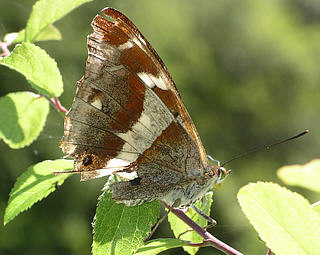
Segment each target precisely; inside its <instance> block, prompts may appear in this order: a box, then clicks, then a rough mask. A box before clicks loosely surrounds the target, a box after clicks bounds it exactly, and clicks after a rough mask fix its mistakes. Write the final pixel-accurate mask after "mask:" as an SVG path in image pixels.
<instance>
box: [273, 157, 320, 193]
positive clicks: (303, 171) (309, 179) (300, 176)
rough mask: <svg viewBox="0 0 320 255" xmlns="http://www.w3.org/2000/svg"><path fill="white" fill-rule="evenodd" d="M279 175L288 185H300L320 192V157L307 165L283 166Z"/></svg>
mask: <svg viewBox="0 0 320 255" xmlns="http://www.w3.org/2000/svg"><path fill="white" fill-rule="evenodd" d="M277 174H278V177H279V178H280V179H281V181H283V182H284V183H285V184H287V185H295V186H300V187H303V188H306V189H310V190H313V191H315V192H320V185H319V183H320V159H314V160H312V161H310V162H309V163H307V164H305V165H291V166H284V167H281V168H280V169H279V170H278V172H277Z"/></svg>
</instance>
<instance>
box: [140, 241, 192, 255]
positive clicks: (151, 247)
mask: <svg viewBox="0 0 320 255" xmlns="http://www.w3.org/2000/svg"><path fill="white" fill-rule="evenodd" d="M188 243H189V242H187V241H183V240H180V239H174V238H162V239H154V240H151V241H148V242H146V243H145V245H144V246H142V247H140V248H139V250H138V251H137V252H136V253H135V254H137V255H156V254H159V253H160V252H162V251H165V250H168V249H172V248H177V247H183V246H188Z"/></svg>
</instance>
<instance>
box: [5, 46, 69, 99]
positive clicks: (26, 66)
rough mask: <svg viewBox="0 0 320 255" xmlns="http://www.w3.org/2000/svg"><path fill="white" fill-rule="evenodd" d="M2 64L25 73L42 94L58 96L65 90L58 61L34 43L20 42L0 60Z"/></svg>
mask: <svg viewBox="0 0 320 255" xmlns="http://www.w3.org/2000/svg"><path fill="white" fill-rule="evenodd" d="M0 64H2V65H5V66H8V67H9V68H11V69H14V70H16V71H17V72H19V73H21V74H22V75H24V76H25V78H26V79H27V80H28V82H29V83H30V84H31V86H32V87H34V88H35V89H36V90H38V91H39V92H40V94H42V95H46V96H48V97H56V96H59V95H60V94H61V93H62V92H63V83H62V78H61V75H60V72H59V69H58V67H57V63H56V62H55V61H54V59H52V58H51V57H50V56H49V55H48V54H47V53H46V52H45V51H44V50H43V49H41V48H40V47H38V46H36V45H34V44H31V43H22V44H18V45H17V46H16V47H15V48H14V50H13V52H12V53H11V54H10V55H9V56H7V57H5V58H3V59H1V60H0Z"/></svg>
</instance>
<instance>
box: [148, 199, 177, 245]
mask: <svg viewBox="0 0 320 255" xmlns="http://www.w3.org/2000/svg"><path fill="white" fill-rule="evenodd" d="M179 204H180V199H177V200H176V201H175V202H174V203H173V205H172V208H174V207H176V206H177V205H179ZM170 211H171V210H166V211H165V214H164V215H163V216H162V217H161V218H160V219H159V220H158V222H157V223H156V225H154V227H153V228H152V230H151V232H150V234H149V235H148V236H147V237H146V238H145V239H144V240H143V241H144V242H146V241H148V240H149V239H150V238H151V236H152V235H153V234H154V232H156V230H157V228H158V227H159V225H160V224H161V223H162V222H163V221H164V220H165V218H167V216H168V215H169V213H170Z"/></svg>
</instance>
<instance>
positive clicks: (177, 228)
mask: <svg viewBox="0 0 320 255" xmlns="http://www.w3.org/2000/svg"><path fill="white" fill-rule="evenodd" d="M211 204H212V192H208V193H207V194H205V195H204V196H203V197H202V198H201V199H200V200H199V201H197V202H196V203H195V205H196V206H197V207H198V208H199V209H200V210H201V211H202V212H204V213H205V214H206V215H210V208H211ZM186 214H187V215H188V216H189V217H190V218H191V219H192V220H193V221H195V222H196V223H197V224H198V225H200V226H201V227H205V226H206V225H208V222H207V221H206V220H205V219H204V218H203V217H201V216H200V215H199V214H198V213H197V212H196V211H194V210H193V209H192V208H189V210H188V212H187V213H186ZM168 221H169V223H170V226H171V229H172V231H173V234H174V236H175V237H178V235H179V234H181V233H183V232H184V231H186V230H188V229H190V227H189V226H188V225H187V224H185V223H184V222H183V221H181V220H180V219H179V218H178V217H177V216H175V215H174V214H173V213H169V215H168ZM181 239H183V240H187V241H190V242H192V243H200V242H202V241H203V238H202V237H201V236H200V235H199V234H198V233H197V232H195V231H190V232H188V233H186V234H184V235H182V236H181ZM183 249H184V250H185V251H186V252H188V253H189V254H195V253H196V252H197V251H198V249H199V247H192V246H184V247H183Z"/></svg>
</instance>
